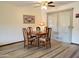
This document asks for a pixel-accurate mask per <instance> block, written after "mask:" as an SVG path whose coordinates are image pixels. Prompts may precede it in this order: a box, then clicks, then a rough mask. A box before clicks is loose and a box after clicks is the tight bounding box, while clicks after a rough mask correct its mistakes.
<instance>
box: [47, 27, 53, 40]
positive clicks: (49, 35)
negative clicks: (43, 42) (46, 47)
mask: <svg viewBox="0 0 79 59" xmlns="http://www.w3.org/2000/svg"><path fill="white" fill-rule="evenodd" d="M51 32H52V28H48V35H47V37H48V39H49V40H50V39H51Z"/></svg>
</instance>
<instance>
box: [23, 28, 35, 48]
mask: <svg viewBox="0 0 79 59" xmlns="http://www.w3.org/2000/svg"><path fill="white" fill-rule="evenodd" d="M23 37H24V48H25V47H26V46H27V48H29V46H30V45H34V42H35V39H36V38H35V37H31V35H30V34H29V33H28V31H27V29H26V28H23Z"/></svg>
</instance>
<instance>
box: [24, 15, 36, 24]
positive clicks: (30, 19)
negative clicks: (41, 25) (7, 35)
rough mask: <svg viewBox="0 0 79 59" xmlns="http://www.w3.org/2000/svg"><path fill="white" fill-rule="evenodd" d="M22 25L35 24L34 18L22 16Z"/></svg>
mask: <svg viewBox="0 0 79 59" xmlns="http://www.w3.org/2000/svg"><path fill="white" fill-rule="evenodd" d="M23 23H24V24H34V23H35V16H32V15H23Z"/></svg>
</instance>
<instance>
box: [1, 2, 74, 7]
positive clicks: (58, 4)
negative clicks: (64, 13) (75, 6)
mask: <svg viewBox="0 0 79 59" xmlns="http://www.w3.org/2000/svg"><path fill="white" fill-rule="evenodd" d="M72 2H75V1H55V2H54V4H55V6H61V5H64V4H69V3H72ZM1 3H8V4H14V5H17V6H33V5H34V4H35V3H38V2H37V1H0V4H1Z"/></svg>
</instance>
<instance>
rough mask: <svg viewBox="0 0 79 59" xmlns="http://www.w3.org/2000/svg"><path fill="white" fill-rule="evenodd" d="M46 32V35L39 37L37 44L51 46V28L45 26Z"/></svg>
mask: <svg viewBox="0 0 79 59" xmlns="http://www.w3.org/2000/svg"><path fill="white" fill-rule="evenodd" d="M47 30H48V32H47V34H46V37H41V38H40V39H39V42H40V43H39V45H44V47H46V48H47V47H51V31H52V29H51V28H47Z"/></svg>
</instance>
